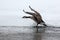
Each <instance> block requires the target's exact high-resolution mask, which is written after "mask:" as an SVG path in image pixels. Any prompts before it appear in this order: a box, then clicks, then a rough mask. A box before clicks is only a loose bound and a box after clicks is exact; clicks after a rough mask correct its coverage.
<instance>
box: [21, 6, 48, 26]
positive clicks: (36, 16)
mask: <svg viewBox="0 0 60 40" xmlns="http://www.w3.org/2000/svg"><path fill="white" fill-rule="evenodd" d="M29 8H30V9H31V11H34V13H32V12H26V11H25V10H23V12H24V13H26V14H29V15H32V16H23V17H22V18H30V19H32V20H33V21H35V22H36V23H37V26H38V24H41V23H43V25H44V26H47V25H46V24H45V22H44V21H43V20H42V16H41V15H40V13H38V12H37V11H35V10H34V9H32V8H31V6H29Z"/></svg>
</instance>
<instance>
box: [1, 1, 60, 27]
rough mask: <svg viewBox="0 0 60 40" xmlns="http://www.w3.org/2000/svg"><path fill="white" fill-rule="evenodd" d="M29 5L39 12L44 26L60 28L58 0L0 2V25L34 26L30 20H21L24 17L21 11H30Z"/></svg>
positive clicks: (59, 4)
mask: <svg viewBox="0 0 60 40" xmlns="http://www.w3.org/2000/svg"><path fill="white" fill-rule="evenodd" d="M29 5H30V6H31V7H32V8H33V9H35V10H37V11H38V12H40V14H41V15H42V18H43V20H44V21H45V22H46V24H49V25H55V26H60V18H59V17H60V1H59V0H0V25H5V26H12V25H15V26H22V25H26V26H27V25H33V23H34V24H35V22H34V21H32V20H30V19H28V20H27V19H22V18H21V17H22V16H23V15H26V14H25V13H23V11H22V10H23V9H24V10H26V11H30V9H29V7H28V6H29ZM26 20H27V21H26ZM24 21H25V22H24ZM31 22H32V23H31Z"/></svg>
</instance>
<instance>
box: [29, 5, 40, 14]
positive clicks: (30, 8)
mask: <svg viewBox="0 0 60 40" xmlns="http://www.w3.org/2000/svg"><path fill="white" fill-rule="evenodd" d="M29 8H30V9H31V10H32V11H34V12H35V13H36V14H38V15H40V14H39V13H38V12H37V11H35V10H34V9H32V8H31V6H29Z"/></svg>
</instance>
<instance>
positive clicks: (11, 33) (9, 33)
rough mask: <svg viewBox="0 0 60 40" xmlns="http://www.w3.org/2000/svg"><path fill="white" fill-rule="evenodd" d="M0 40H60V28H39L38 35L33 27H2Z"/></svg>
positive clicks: (0, 28)
mask: <svg viewBox="0 0 60 40" xmlns="http://www.w3.org/2000/svg"><path fill="white" fill-rule="evenodd" d="M0 40H60V28H59V27H53V26H51V27H46V28H39V29H38V33H37V32H36V28H33V27H31V26H23V27H19V26H10V27H9V26H3V27H2V26H1V27H0Z"/></svg>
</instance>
